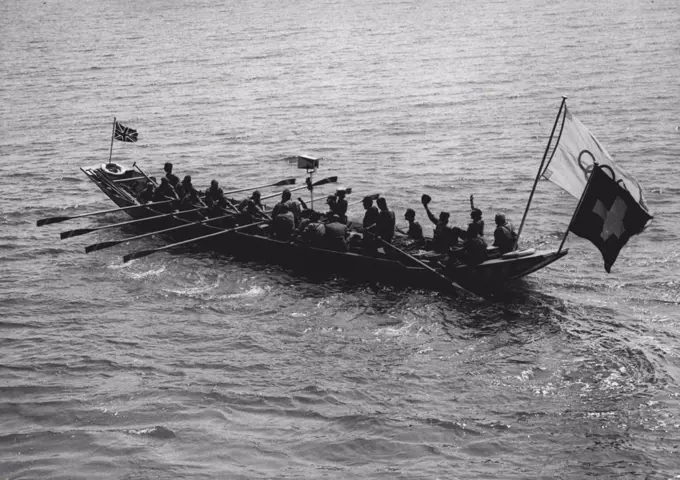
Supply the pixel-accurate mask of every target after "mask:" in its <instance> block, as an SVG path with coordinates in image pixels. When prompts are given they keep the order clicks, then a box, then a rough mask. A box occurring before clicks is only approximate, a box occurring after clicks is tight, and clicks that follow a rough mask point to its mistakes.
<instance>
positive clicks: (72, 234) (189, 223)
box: [37, 176, 338, 262]
mask: <svg viewBox="0 0 680 480" xmlns="http://www.w3.org/2000/svg"><path fill="white" fill-rule="evenodd" d="M337 181H338V177H336V176H332V177H327V178H324V179H321V180H318V181H316V182H314V183H313V184H312V187H319V186H322V185H327V184H329V183H336V182H337ZM294 183H295V179H294V178H289V179H285V180H281V181H278V182H275V183H268V184H265V185H257V186H253V187H248V188H241V189H238V190H231V191H228V192H225V197H226V196H227V195H232V194H235V193H240V192H244V191H249V190H257V189H260V188H267V187H281V186H285V185H292V184H294ZM303 188H308V187H307V185H306V184H305V185H301V186H298V187H293V188H290V189H289V190H290V191H291V192H293V191H297V190H302V189H303ZM280 194H281V192H277V193H273V194H271V195H265V196H263V197H261V199H262V200H266V199H269V198H274V197H276V196H279V195H280ZM172 202H173V201H172V200H164V201H160V202H150V203H146V204H142V205H130V206H127V207H119V208H111V209H107V210H99V211H96V212H89V213H83V214H79V215H71V216H65V215H63V216H56V217H49V218H43V219H40V220H38V222H37V225H38V226H39V227H40V226H43V225H50V224H54V223H60V222H64V221H67V220H74V219H78V218H84V217H89V216H95V215H103V214H107V213H114V212H122V211H131V210H134V209H136V208H145V209H149V210H151V211H154V210H153V209H154V207H157V206H162V205H164V206H167V205H169V204H170V203H172ZM228 207H230V208H231V209H232V210H233V213H230V212H226V211H225V212H224V213H225V215H222V216H219V217H213V218H207V219H201V220H196V221H187V223H185V224H182V225H177V226H173V227H169V228H164V229H161V230H156V231H153V232H148V233H145V234H142V235H137V236H134V237H130V238H124V239H120V240H111V241H106V242H100V243H96V244H93V245H89V246H87V247H86V248H85V252H86V253H90V252H94V251H97V250H103V249H105V248H110V247H113V246H116V245H120V244H121V243H126V242H130V241H134V240H139V239H142V238H147V237H150V236H153V235H158V234H163V233H169V232H176V231H178V230H182V229H186V228H190V227H192V226H196V225H203V224H210V223H212V222H217V221H220V220H223V219H226V218H230V217H233V216H234V215H235V214H237V213H239V212H238V210H237V208H236V207H235V206H234V205H232V204H231V203H228ZM205 208H206V207H199V208H193V209H190V210H184V211H179V212H177V211H173V212H169V213H159V214H158V215H153V216H151V217H144V218H138V219H133V220H127V221H125V222H119V223H113V224H109V225H103V226H100V227H93V228H78V229H75V230H68V231H65V232H61V234H60V238H61V239H66V238H71V237H76V236H79V235H85V234H87V233H92V232H97V231H99V230H104V229H109V228H115V227H122V226H126V225H135V224H141V223H144V222H148V221H153V220H160V219H163V218H170V217H174V218H178V219H181V217H182V216H183V215H186V214H188V213H192V212H197V211H200V210H204V209H205ZM263 214H264V215H265V217H266V218H265V219H258V220H257V221H255V222H252V223H249V224H245V225H239V226H237V227H233V228H228V229H219V230H218V231H216V232H213V233H210V234H208V235H202V236H200V237H195V238H191V239H189V240H184V241H182V242H177V243H173V244H169V245H165V246H163V247H159V248H154V249H149V250H142V251H139V252H134V253H131V254H129V255H126V256H125V257H123V261H124V262H129V261H130V260H133V259H135V258H140V257H144V256H147V255H151V254H152V253H155V252H159V251H163V250H167V249H170V248H173V247H177V246H181V245H186V244H189V243H194V242H199V241H202V240H205V239H209V238H213V237H216V236H218V235H224V234H226V233H230V232H235V231H238V230H243V229H246V228H249V227H254V226H257V225H261V224H263V223H267V222H269V221H271V217H269V216H268V215H267V214H266V213H264V212H263Z"/></svg>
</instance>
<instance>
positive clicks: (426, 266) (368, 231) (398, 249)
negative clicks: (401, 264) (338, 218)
mask: <svg viewBox="0 0 680 480" xmlns="http://www.w3.org/2000/svg"><path fill="white" fill-rule="evenodd" d="M374 226H375V223H374V224H373V225H371V226H369V227H367V228H366V229H364V232H365V233H368V234H369V235H371V236H372V237H373V238H375V239H377V240H378V241H379V242H380V243H382V244H383V245H384V246H386V247H390V248H392V249H393V250H395V251H397V252H399V253H401V254H402V255H404V256H405V257H408V258H409V259H411V260H412V261H414V262H416V263H417V264H418V265H420V266H421V267H423V268H425V269H426V270H428V271H429V272H431V273H432V274H434V275H436V276H437V277H439V279H440V280H442V281H443V282H446V283H447V284H448V285H450V286H452V287H454V288H457V289H459V290H462V291H464V292H467V293H469V294H472V295H474V296H476V297H478V296H479V295H477V294H476V293H474V292H472V291H470V290H468V289H467V288H465V287H463V286H461V285H459V284H458V283H456V282H454V281H453V280H451V279H450V278H448V277H446V276H444V275H442V274H441V273H439V272H438V271H437V270H435V269H434V268H432V267H431V266H429V265H428V264H427V263H425V262H423V261H421V260H418V259H417V258H416V257H414V256H413V255H411V254H409V253H407V252H405V251H403V250H402V249H401V248H399V247H396V246H395V245H392V244H391V243H390V242H388V241H385V240H383V239H382V238H380V237H379V236H378V235H376V234H374V233H372V232H371V231H370V229H371V228H372V227H374Z"/></svg>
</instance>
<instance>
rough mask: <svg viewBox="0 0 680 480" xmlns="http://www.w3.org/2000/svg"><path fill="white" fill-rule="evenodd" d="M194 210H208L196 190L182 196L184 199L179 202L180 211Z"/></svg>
mask: <svg viewBox="0 0 680 480" xmlns="http://www.w3.org/2000/svg"><path fill="white" fill-rule="evenodd" d="M194 208H208V206H207V205H206V204H205V203H203V201H202V200H201V198H200V197H199V196H198V190H192V191H191V192H189V194H188V195H184V198H182V200H180V202H179V209H180V210H191V209H194Z"/></svg>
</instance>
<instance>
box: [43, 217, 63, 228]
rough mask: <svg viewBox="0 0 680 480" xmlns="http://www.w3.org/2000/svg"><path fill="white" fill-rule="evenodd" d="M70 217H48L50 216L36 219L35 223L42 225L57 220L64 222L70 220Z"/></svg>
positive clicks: (56, 221) (57, 221)
mask: <svg viewBox="0 0 680 480" xmlns="http://www.w3.org/2000/svg"><path fill="white" fill-rule="evenodd" d="M70 219H71V217H50V218H41V219H40V220H38V222H37V225H38V226H39V227H42V226H43V225H50V224H52V223H59V222H65V221H66V220H70Z"/></svg>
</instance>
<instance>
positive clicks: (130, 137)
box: [113, 122, 137, 142]
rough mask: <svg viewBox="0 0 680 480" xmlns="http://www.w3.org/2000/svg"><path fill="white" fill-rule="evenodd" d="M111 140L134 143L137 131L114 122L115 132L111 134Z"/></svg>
mask: <svg viewBox="0 0 680 480" xmlns="http://www.w3.org/2000/svg"><path fill="white" fill-rule="evenodd" d="M113 138H115V139H116V140H120V141H121V142H136V141H137V130H135V129H134V128H130V127H126V126H125V125H123V124H122V123H118V122H116V130H115V132H114V134H113Z"/></svg>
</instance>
